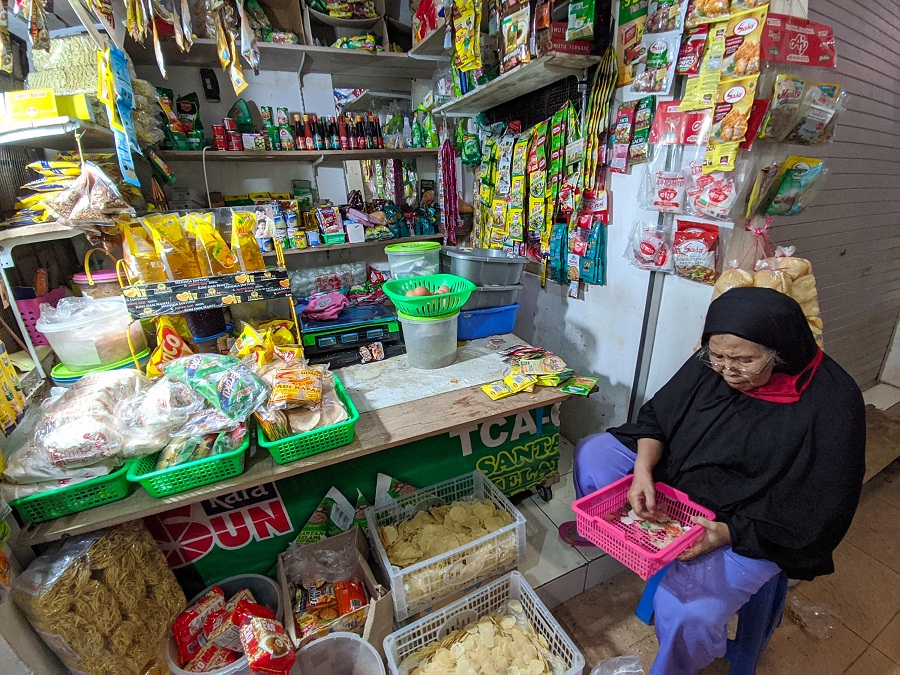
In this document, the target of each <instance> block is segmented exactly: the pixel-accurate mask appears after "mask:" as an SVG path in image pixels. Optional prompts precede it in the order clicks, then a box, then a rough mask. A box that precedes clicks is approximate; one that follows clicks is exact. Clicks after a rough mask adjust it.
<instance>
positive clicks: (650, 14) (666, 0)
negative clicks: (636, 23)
mask: <svg viewBox="0 0 900 675" xmlns="http://www.w3.org/2000/svg"><path fill="white" fill-rule="evenodd" d="M687 7H688V0H650V5H649V6H648V7H647V23H645V24H644V31H645V32H647V33H668V32H669V31H673V30H677V31H681V30H683V29H684V16H685V13H686V12H687Z"/></svg>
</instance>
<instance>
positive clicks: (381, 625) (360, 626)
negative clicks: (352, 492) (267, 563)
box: [278, 526, 394, 658]
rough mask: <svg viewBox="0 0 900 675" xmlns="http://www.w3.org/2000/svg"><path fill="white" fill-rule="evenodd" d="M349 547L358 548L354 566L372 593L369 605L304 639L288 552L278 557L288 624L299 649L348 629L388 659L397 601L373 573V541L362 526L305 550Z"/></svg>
mask: <svg viewBox="0 0 900 675" xmlns="http://www.w3.org/2000/svg"><path fill="white" fill-rule="evenodd" d="M347 548H355V549H356V564H355V565H354V567H353V571H352V576H353V577H355V578H356V579H359V580H360V581H362V582H363V584H365V587H366V591H368V594H369V604H368V605H366V606H365V607H361V608H360V609H358V610H356V611H354V612H351V613H349V614H345V615H344V616H342V617H340V618H338V619H337V620H336V621H333V622H331V623H330V624H328V625H327V626H324V627H323V628H321V629H319V630H318V631H316V632H314V633H310V634H309V635H307V636H305V637H304V638H302V639H301V638H299V637H298V636H297V627H296V625H295V623H294V612H293V606H294V599H293V597H292V595H291V588H290V582H289V580H288V579H287V576H286V570H285V565H284V559H285V556H286V555H287V554H286V553H282V554H281V555H280V556H278V583H279V584H280V585H281V597H282V602H283V604H284V608H285V610H284V627H285V629H286V630H287V633H288V635H290V636H291V641H292V642H293V643H294V646H295V647H296V648H298V649H299V648H301V647H303V646H305V645H307V644H309V643H310V642H312V641H313V640H316V639H318V638H320V637H324V636H326V635H328V634H329V633H333V632H337V631H345V632H350V633H356V634H357V635H359V636H361V637H362V638H363V639H364V640H366V641H367V642H368V643H369V644H371V645H372V646H373V647H375V649H377V650H378V653H379V654H380V655H381V658H384V645H383V644H382V643H383V642H384V638H386V637H387V636H388V635H389V634H390V632H391V631H392V630H393V628H394V600H393V597H392V596H391V592H390V590H388V589H387V588H385V587H384V586H382V585H381V584H380V583H379V582H378V581H377V580H376V578H375V576H374V574H372V568H371V567H369V563H368V562H367V559H368V557H369V544H368V543H367V542H366V537H365V535H363V533H362V531H360V529H359V527H356V526H354V527H353V528H351V529H349V530H347V531H346V532H344V533H343V534H339V535H337V536H335V537H331V538H329V539H322V540H321V541H317V542H316V543H314V544H307V545H306V546H303V547H302V549H301V550H302V551H303V552H304V553H313V552H315V551H341V550H344V549H347Z"/></svg>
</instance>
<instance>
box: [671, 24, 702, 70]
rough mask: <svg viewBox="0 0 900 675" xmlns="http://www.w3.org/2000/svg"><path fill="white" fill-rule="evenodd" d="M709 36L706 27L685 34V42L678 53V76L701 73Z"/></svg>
mask: <svg viewBox="0 0 900 675" xmlns="http://www.w3.org/2000/svg"><path fill="white" fill-rule="evenodd" d="M707 35H709V28H708V27H707V26H705V25H704V26H697V27H696V28H691V29H690V30H689V31H688V32H687V33H686V34H685V36H684V41H683V42H682V43H681V51H679V52H678V65H677V66H676V67H675V74H676V75H696V74H697V73H699V72H700V62H701V60H702V59H703V51H704V48H705V47H706V37H707Z"/></svg>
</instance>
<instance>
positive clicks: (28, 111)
mask: <svg viewBox="0 0 900 675" xmlns="http://www.w3.org/2000/svg"><path fill="white" fill-rule="evenodd" d="M5 98H6V121H7V122H9V123H15V122H30V121H32V120H39V119H47V118H50V117H57V116H58V115H59V113H58V112H57V109H56V94H54V93H53V90H52V89H25V90H22V91H8V92H6V94H5Z"/></svg>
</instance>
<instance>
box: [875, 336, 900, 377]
mask: <svg viewBox="0 0 900 675" xmlns="http://www.w3.org/2000/svg"><path fill="white" fill-rule="evenodd" d="M880 380H881V381H882V382H884V383H886V384H890V385H893V386H895V387H900V323H898V324H897V327H896V328H894V341H893V342H892V343H891V348H890V350H889V351H888V355H887V358H886V359H885V361H884V368H882V370H881V378H880Z"/></svg>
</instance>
